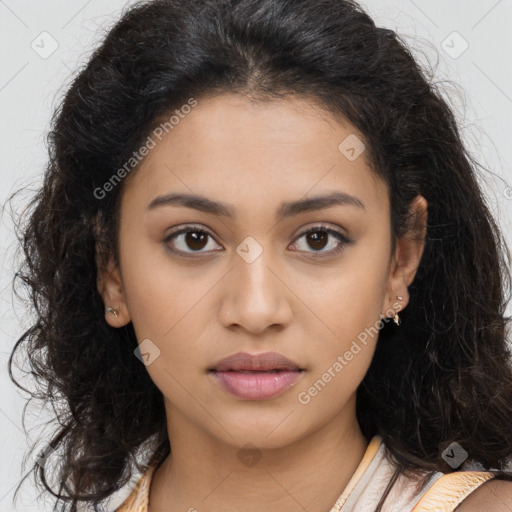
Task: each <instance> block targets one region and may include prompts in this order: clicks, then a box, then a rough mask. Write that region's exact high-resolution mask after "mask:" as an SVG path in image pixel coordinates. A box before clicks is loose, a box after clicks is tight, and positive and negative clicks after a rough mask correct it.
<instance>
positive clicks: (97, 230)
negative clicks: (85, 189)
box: [92, 212, 131, 327]
mask: <svg viewBox="0 0 512 512" xmlns="http://www.w3.org/2000/svg"><path fill="white" fill-rule="evenodd" d="M104 225H105V223H104V217H103V213H102V212H98V213H97V214H96V215H95V217H94V218H93V220H92V228H93V232H94V236H95V238H96V243H95V258H96V269H97V280H96V287H97V289H98V292H99V294H100V295H101V297H102V298H103V304H104V305H105V321H106V322H107V323H108V324H109V325H110V326H112V327H123V326H124V325H126V324H128V323H129V322H130V320H131V319H130V314H129V312H128V308H127V306H126V297H125V293H124V287H123V281H122V278H121V271H120V269H119V266H118V265H117V264H116V262H115V258H114V256H113V254H112V251H113V247H112V244H111V243H110V240H109V238H108V237H107V236H106V234H105V227H104ZM107 308H112V309H113V310H114V311H115V313H116V314H113V313H112V312H111V311H107Z"/></svg>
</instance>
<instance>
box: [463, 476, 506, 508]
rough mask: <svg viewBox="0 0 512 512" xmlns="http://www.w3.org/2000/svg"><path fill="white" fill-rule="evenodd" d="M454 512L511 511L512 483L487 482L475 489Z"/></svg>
mask: <svg viewBox="0 0 512 512" xmlns="http://www.w3.org/2000/svg"><path fill="white" fill-rule="evenodd" d="M455 510H456V512H472V511H473V512H476V511H478V512H485V511H487V510H489V511H490V510H492V511H493V512H510V511H511V510H512V482H510V481H506V480H495V479H492V480H489V481H487V482H485V483H483V484H482V485H480V486H479V487H478V488H476V489H475V490H474V491H473V492H472V493H471V494H470V495H469V496H468V497H467V498H466V499H464V501H462V503H461V504H460V505H459V506H458V507H457V508H456V509H455Z"/></svg>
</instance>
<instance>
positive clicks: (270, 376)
mask: <svg viewBox="0 0 512 512" xmlns="http://www.w3.org/2000/svg"><path fill="white" fill-rule="evenodd" d="M209 373H210V375H212V377H213V378H214V380H215V382H217V383H218V384H220V386H221V387H222V388H223V389H224V390H225V391H227V392H229V393H231V394H232V395H234V396H236V397H238V398H245V399H248V400H264V399H266V398H272V397H274V396H277V395H279V394H281V393H283V392H284V391H285V390H287V389H288V388H290V387H292V386H293V385H295V384H296V382H297V381H298V380H299V379H300V377H301V375H302V373H303V369H301V368H299V366H298V365H297V364H295V363H294V362H293V361H290V359H288V358H286V357H284V356H283V355H281V354H278V353H277V352H264V353H262V354H255V355H251V354H248V353H246V352H238V353H236V354H233V355H231V356H229V357H227V358H224V359H222V360H220V361H219V362H217V364H216V365H215V366H214V367H212V368H210V369H209Z"/></svg>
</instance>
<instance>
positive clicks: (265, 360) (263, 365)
mask: <svg viewBox="0 0 512 512" xmlns="http://www.w3.org/2000/svg"><path fill="white" fill-rule="evenodd" d="M209 371H215V372H228V371H233V372H278V371H302V368H300V367H299V365H298V364H296V363H295V362H293V361H291V360H290V359H288V358H287V357H285V356H283V355H282V354H278V353H277V352H263V353H261V354H255V355H252V354H249V353H247V352H237V353H236V354H232V355H230V356H228V357H226V358H224V359H221V360H220V361H218V362H217V363H216V364H215V365H214V366H213V367H211V368H209Z"/></svg>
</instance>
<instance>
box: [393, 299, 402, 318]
mask: <svg viewBox="0 0 512 512" xmlns="http://www.w3.org/2000/svg"><path fill="white" fill-rule="evenodd" d="M397 299H398V300H404V298H403V297H397ZM393 322H395V324H396V325H400V322H401V320H400V317H399V316H398V313H395V316H394V317H393Z"/></svg>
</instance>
